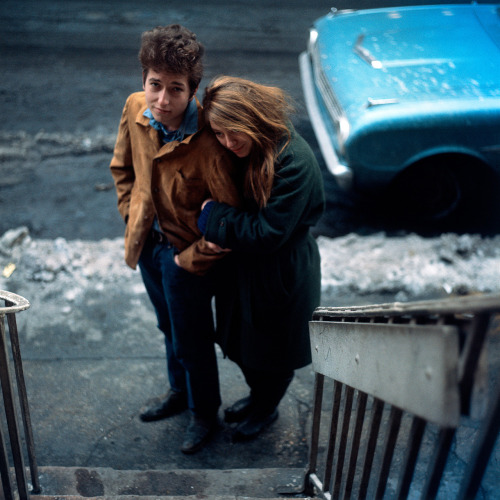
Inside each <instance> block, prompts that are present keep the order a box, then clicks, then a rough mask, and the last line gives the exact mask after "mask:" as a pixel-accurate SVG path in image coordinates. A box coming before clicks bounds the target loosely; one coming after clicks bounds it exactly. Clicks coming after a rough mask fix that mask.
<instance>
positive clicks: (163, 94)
mask: <svg viewBox="0 0 500 500" xmlns="http://www.w3.org/2000/svg"><path fill="white" fill-rule="evenodd" d="M158 101H159V102H160V103H162V104H168V92H167V91H166V90H164V91H163V92H160V95H159V97H158Z"/></svg>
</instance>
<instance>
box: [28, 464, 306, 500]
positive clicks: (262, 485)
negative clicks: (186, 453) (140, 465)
mask: <svg viewBox="0 0 500 500" xmlns="http://www.w3.org/2000/svg"><path fill="white" fill-rule="evenodd" d="M39 477H40V485H41V489H42V491H41V493H40V495H36V496H33V497H32V498H35V499H37V500H55V499H57V500H59V499H60V500H63V499H68V500H71V499H72V498H83V497H84V498H87V499H91V498H99V499H106V500H112V499H114V498H117V499H118V498H119V499H120V500H128V499H132V498H137V497H140V499H141V500H149V499H150V498H155V499H160V498H174V497H183V498H190V497H193V498H197V499H199V498H200V497H202V498H203V499H204V500H207V499H212V500H234V499H235V498H236V497H245V498H246V499H248V498H267V499H270V498H278V497H280V494H287V493H288V494H292V493H295V494H294V497H295V498H298V497H300V491H301V490H302V484H303V477H304V469H296V468H289V469H285V468H266V469H231V470H214V469H176V470H132V471H125V470H117V469H111V468H104V467H89V468H86V467H40V468H39Z"/></svg>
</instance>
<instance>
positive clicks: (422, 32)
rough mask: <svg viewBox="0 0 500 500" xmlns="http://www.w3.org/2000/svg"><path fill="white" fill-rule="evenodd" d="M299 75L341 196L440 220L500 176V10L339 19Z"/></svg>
mask: <svg viewBox="0 0 500 500" xmlns="http://www.w3.org/2000/svg"><path fill="white" fill-rule="evenodd" d="M375 3H376V2H375ZM300 72H301V78H302V86H303V90H304V96H305V102H306V106H307V110H308V113H309V117H310V120H311V124H312V126H313V129H314V132H315V135H316V138H317V140H318V144H319V146H320V150H321V153H322V155H323V158H324V161H325V164H326V166H327V168H328V169H329V171H330V172H331V173H332V174H333V176H335V178H336V180H337V183H338V185H339V186H340V187H342V188H343V189H347V190H351V189H353V190H356V191H359V192H361V193H368V194H370V193H371V194H377V195H378V196H383V197H386V199H387V200H391V201H390V202H391V203H392V204H393V205H392V206H393V209H394V210H397V211H401V213H403V214H407V215H409V216H415V217H420V218H422V219H427V220H443V219H444V218H446V217H449V216H450V215H452V214H454V213H456V211H457V210H459V208H460V207H462V208H463V207H464V206H467V204H469V208H470V206H471V205H472V204H475V203H477V202H478V200H479V199H481V198H482V197H484V196H486V193H487V192H488V189H489V188H491V186H492V179H496V178H497V177H498V175H499V173H500V4H477V3H475V2H474V3H467V4H441V5H412V6H403V7H384V8H375V9H361V10H353V9H351V10H336V9H332V10H331V12H330V13H329V14H327V15H325V16H324V17H321V18H319V19H318V20H316V21H315V22H314V24H313V26H312V28H311V29H310V37H309V43H308V48H307V50H306V51H305V52H303V53H302V54H301V55H300ZM490 191H491V189H490Z"/></svg>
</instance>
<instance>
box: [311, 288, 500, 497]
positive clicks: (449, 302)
mask: <svg viewBox="0 0 500 500" xmlns="http://www.w3.org/2000/svg"><path fill="white" fill-rule="evenodd" d="M499 313H500V294H498V293H493V294H484V295H472V296H461V297H453V298H446V299H441V300H423V301H415V302H409V303H401V302H394V303H387V304H374V305H362V306H350V307H319V308H317V309H316V310H315V311H314V313H313V316H312V321H311V322H310V337H311V352H312V357H313V369H314V371H315V373H316V374H315V399H314V410H313V418H312V432H311V447H310V457H309V465H308V469H307V470H306V475H305V481H304V492H305V493H306V494H307V495H309V496H315V495H316V496H321V497H322V498H324V499H325V500H336V499H337V498H345V497H347V498H351V497H352V498H359V499H362V498H368V497H369V495H370V494H373V495H375V496H374V498H382V497H383V496H384V491H385V489H386V487H387V486H388V484H389V481H388V479H389V469H390V468H392V469H394V470H391V481H390V482H391V487H392V488H394V487H395V486H397V495H396V497H397V498H408V495H409V492H410V488H412V489H413V494H415V493H416V492H417V491H418V492H419V494H421V498H422V499H427V498H435V497H436V495H437V492H438V490H439V488H440V484H441V478H442V477H443V473H444V469H445V467H446V465H447V462H448V461H449V458H450V450H451V446H452V442H453V440H455V439H458V438H457V433H456V431H457V429H458V428H459V427H460V425H462V424H464V422H466V420H465V421H464V419H463V418H462V417H464V416H468V415H470V414H471V402H472V399H473V398H472V393H473V389H475V386H474V384H475V382H477V381H478V380H479V381H481V380H482V381H483V383H484V382H485V380H484V376H485V374H486V371H485V370H486V357H485V356H483V350H484V349H483V348H484V347H485V344H486V339H487V337H488V331H489V329H490V326H491V325H494V324H496V323H495V322H496V321H497V317H498V316H497V315H498V314H499ZM494 375H495V376H496V378H497V386H496V387H495V388H492V389H491V394H490V397H489V399H488V404H489V408H488V411H487V414H486V415H485V416H484V417H483V418H482V419H481V420H482V424H481V425H482V428H481V432H480V433H479V435H478V437H477V439H476V440H475V442H474V445H473V446H472V444H471V445H470V451H471V457H470V461H469V462H468V463H467V466H466V467H467V470H466V473H465V474H464V475H463V476H462V481H461V483H460V485H459V486H460V491H458V493H457V496H456V498H457V499H461V500H465V499H469V498H474V497H475V494H476V493H477V491H478V488H479V487H480V485H481V480H482V477H483V474H484V472H485V469H486V465H487V463H488V459H489V457H490V455H491V453H492V449H493V445H494V443H495V441H496V437H497V436H498V434H499V432H500V421H499V416H500V383H499V382H500V380H499V379H500V376H499V374H497V373H496V372H494ZM326 379H328V380H329V381H331V382H333V386H330V388H331V390H332V391H333V399H332V400H331V401H328V399H326V400H325V401H324V397H323V394H324V390H325V389H326V386H325V383H326ZM478 389H480V390H485V386H483V387H481V388H480V387H478ZM477 394H478V395H479V394H480V392H477ZM353 398H355V399H353ZM367 398H368V405H367ZM341 401H342V403H341ZM475 403H481V404H482V403H483V401H481V402H480V401H476V402H475ZM330 407H331V408H332V409H331V410H329V408H330ZM365 409H366V416H365ZM389 409H390V415H389V413H388V411H386V410H389ZM478 409H479V406H478ZM483 410H484V407H483ZM382 411H384V414H385V417H384V418H385V420H384V422H382V423H381V418H382ZM325 412H326V413H328V412H329V413H330V416H329V421H330V425H329V426H328V422H327V421H325V424H322V423H321V420H322V415H323V414H325ZM325 416H326V415H325ZM351 416H352V418H353V419H355V424H354V420H353V421H352V423H351V424H350V423H349V421H350V420H352V419H351ZM403 416H404V419H403V420H402V417H403ZM474 418H476V417H474ZM403 422H406V423H407V425H406V427H404V428H403V424H402V423H403ZM410 423H411V429H410V428H409V424H410ZM464 425H467V424H464ZM427 429H428V430H427ZM362 431H364V434H363V435H365V436H366V437H365V439H364V440H361V439H360V436H361V434H362ZM428 432H430V433H431V435H432V438H430V439H429V437H428V439H427V441H426V440H425V439H424V433H428ZM368 434H369V438H368ZM322 436H326V442H325V441H323V438H322ZM348 439H350V440H351V441H350V442H351V445H348V444H347V440H348ZM396 439H397V447H398V450H399V452H398V453H399V458H398V463H399V466H398V467H395V466H394V465H391V464H392V460H393V453H394V452H395V449H396ZM320 440H321V444H324V446H320ZM426 443H427V444H426ZM429 443H432V448H429V446H430V445H429ZM426 446H427V447H428V451H427V456H426V458H424V459H423V461H420V457H419V453H420V451H421V450H422V449H423V448H425V447H426ZM321 450H325V451H324V453H325V459H324V462H321V464H319V466H318V463H319V454H320V451H321ZM348 450H350V451H349V453H350V457H347V451H348ZM429 451H432V453H429ZM358 454H359V460H358ZM403 455H404V456H403ZM374 458H376V460H375V462H374ZM417 469H418V470H419V480H418V482H417V483H416V482H415V477H414V476H416V471H417ZM424 469H425V474H424V475H422V472H423V471H424ZM398 471H399V472H398ZM396 475H397V476H398V477H396ZM369 485H370V487H371V488H370V491H371V493H367V491H368V487H369ZM341 487H342V488H343V489H344V493H343V495H342V494H341V491H340V490H341ZM375 489H376V493H375V491H374V490H375ZM355 491H357V496H356V495H354V493H355ZM351 494H352V496H351Z"/></svg>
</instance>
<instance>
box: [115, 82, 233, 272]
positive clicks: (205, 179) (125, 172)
mask: <svg viewBox="0 0 500 500" xmlns="http://www.w3.org/2000/svg"><path fill="white" fill-rule="evenodd" d="M197 105H198V132H196V133H195V134H193V135H190V136H188V137H186V138H185V139H184V140H183V141H182V142H178V141H173V142H170V143H167V144H165V145H162V143H161V141H160V138H159V134H158V131H156V130H155V129H154V128H153V127H151V126H150V125H149V119H148V118H146V117H145V116H144V115H143V113H144V111H145V110H146V108H147V105H146V101H145V98H144V92H137V93H134V94H132V95H130V96H129V98H128V99H127V102H126V103H125V107H124V108H123V113H122V118H121V121H120V126H119V130H118V136H117V140H116V145H115V149H114V155H113V159H112V160H111V164H110V168H111V174H112V176H113V179H114V182H115V186H116V192H117V195H118V210H119V211H120V214H121V216H122V217H123V219H124V220H125V221H126V222H127V227H126V231H125V261H126V263H127V264H128V265H129V266H130V267H131V268H133V269H135V268H136V267H137V262H138V260H139V257H140V254H141V251H142V248H143V246H144V243H145V241H146V238H147V237H148V234H149V232H150V230H151V226H152V224H153V221H154V217H155V215H156V216H157V217H158V222H159V224H160V227H161V229H162V231H163V233H164V234H165V235H166V236H167V238H168V240H169V242H171V243H172V244H173V245H174V246H175V247H176V248H177V249H178V250H179V252H180V253H179V260H180V264H181V266H182V267H183V268H184V269H185V270H187V271H189V272H191V273H194V274H200V275H202V274H205V273H206V272H207V271H208V270H209V269H210V268H211V267H212V266H213V264H214V263H215V262H216V261H217V260H219V259H220V258H222V256H223V255H224V254H218V253H216V252H214V251H212V250H210V249H209V248H208V247H207V243H206V241H205V239H204V238H203V237H202V235H201V233H200V231H199V230H198V227H197V220H198V217H199V214H200V210H201V204H202V203H203V201H204V200H205V199H207V198H213V199H215V200H217V201H221V202H225V203H228V204H230V205H233V206H237V205H238V204H239V197H238V192H237V189H236V185H235V183H234V182H233V175H234V167H233V164H232V162H231V159H230V157H229V155H228V153H227V151H226V150H225V149H224V148H223V147H222V146H221V145H220V144H219V142H218V141H217V139H216V138H215V136H214V135H213V133H212V132H211V131H210V130H209V129H208V127H204V124H203V119H202V111H201V107H200V105H199V103H198V102H197Z"/></svg>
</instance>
